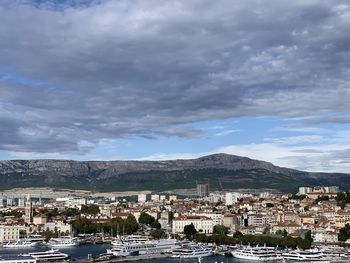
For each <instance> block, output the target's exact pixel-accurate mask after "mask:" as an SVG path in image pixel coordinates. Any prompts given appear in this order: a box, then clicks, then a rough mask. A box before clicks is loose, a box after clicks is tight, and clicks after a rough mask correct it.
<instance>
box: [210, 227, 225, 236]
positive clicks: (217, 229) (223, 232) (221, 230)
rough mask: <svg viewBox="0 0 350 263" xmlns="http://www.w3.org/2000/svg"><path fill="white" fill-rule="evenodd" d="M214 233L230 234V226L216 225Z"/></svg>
mask: <svg viewBox="0 0 350 263" xmlns="http://www.w3.org/2000/svg"><path fill="white" fill-rule="evenodd" d="M213 234H217V235H227V234H228V227H226V226H224V225H215V226H214V231H213Z"/></svg>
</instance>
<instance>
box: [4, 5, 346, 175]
mask: <svg viewBox="0 0 350 263" xmlns="http://www.w3.org/2000/svg"><path fill="white" fill-rule="evenodd" d="M348 32H350V3H349V1H345V0H343V1H340V0H332V1H328V0H295V1H290V0H265V1H262V0H244V1H241V0H216V1H212V0H173V1H164V0H147V1H145V0H143V1H141V0H133V1H130V0H89V1H83V0H79V1H78V0H70V1H69V0H61V1H59V0H55V1H53V0H52V1H44V0H41V1H32V0H2V1H0V159H2V160H7V159H74V160H119V159H123V160H128V159H136V160H165V159H179V158H196V157H199V156H203V155H207V154H213V153H228V154H234V155H241V156H247V157H250V158H254V159H259V160H264V161H268V162H272V163H273V164H275V165H279V166H284V167H290V168H295V169H300V170H306V171H324V172H348V173H350V34H349V33H348Z"/></svg>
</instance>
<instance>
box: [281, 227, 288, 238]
mask: <svg viewBox="0 0 350 263" xmlns="http://www.w3.org/2000/svg"><path fill="white" fill-rule="evenodd" d="M282 236H283V237H286V236H288V232H287V230H286V229H283V231H282Z"/></svg>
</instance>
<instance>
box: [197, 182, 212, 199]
mask: <svg viewBox="0 0 350 263" xmlns="http://www.w3.org/2000/svg"><path fill="white" fill-rule="evenodd" d="M197 195H198V196H200V197H204V196H208V195H209V184H197Z"/></svg>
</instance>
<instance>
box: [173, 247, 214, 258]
mask: <svg viewBox="0 0 350 263" xmlns="http://www.w3.org/2000/svg"><path fill="white" fill-rule="evenodd" d="M213 254H214V252H213V249H212V248H210V247H208V246H205V245H195V244H189V245H184V246H182V247H180V248H178V249H174V250H173V252H172V257H175V258H203V257H209V256H212V255H213Z"/></svg>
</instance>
